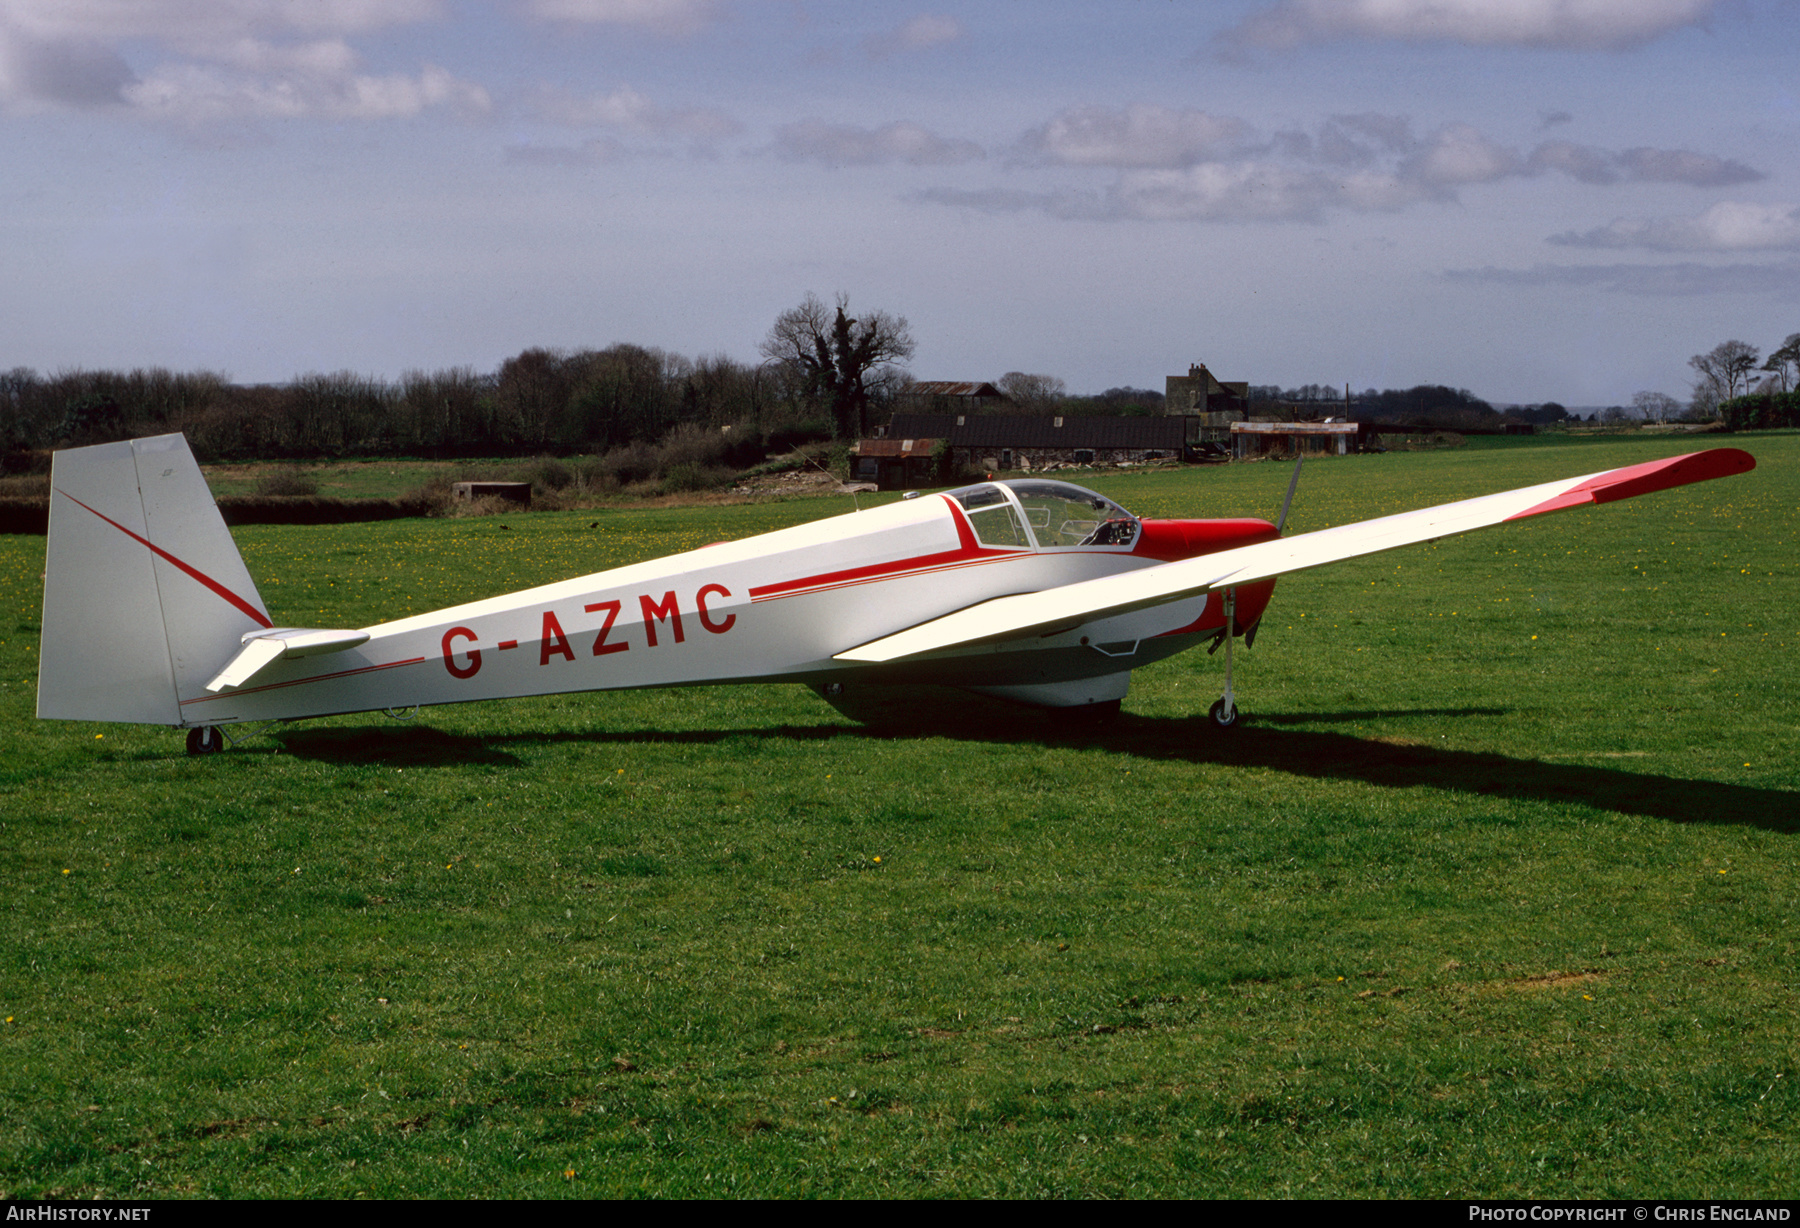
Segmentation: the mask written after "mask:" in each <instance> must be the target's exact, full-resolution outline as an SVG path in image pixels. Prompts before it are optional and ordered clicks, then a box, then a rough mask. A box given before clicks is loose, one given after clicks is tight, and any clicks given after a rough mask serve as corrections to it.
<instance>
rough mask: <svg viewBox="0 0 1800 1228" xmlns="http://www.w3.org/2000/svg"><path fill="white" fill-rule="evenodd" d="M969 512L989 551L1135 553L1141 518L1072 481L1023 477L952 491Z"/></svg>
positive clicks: (954, 496) (952, 495)
mask: <svg viewBox="0 0 1800 1228" xmlns="http://www.w3.org/2000/svg"><path fill="white" fill-rule="evenodd" d="M945 493H947V494H948V495H949V496H950V497H951V498H952V499H955V500H956V501H957V502H958V503H960V504H961V505H962V509H963V511H965V512H966V513H968V516H969V524H970V525H971V526H972V527H973V528H974V530H975V536H976V537H978V538H980V539H981V544H982V545H984V546H1001V547H1006V546H1010V547H1013V548H1015V549H1026V550H1029V549H1033V548H1034V547H1035V548H1036V549H1039V550H1054V549H1059V548H1068V547H1073V546H1081V547H1085V548H1087V549H1094V548H1095V547H1112V548H1118V549H1126V550H1129V549H1130V548H1131V546H1132V544H1133V543H1135V542H1136V541H1137V536H1138V521H1137V517H1135V516H1133V515H1132V514H1131V513H1130V512H1128V511H1126V510H1125V509H1124V508H1122V507H1120V506H1119V505H1118V504H1117V503H1114V502H1113V501H1112V500H1111V499H1108V498H1107V497H1106V496H1104V495H1098V494H1095V493H1094V492H1093V491H1091V490H1088V489H1086V488H1084V487H1081V486H1075V485H1073V484H1071V483H1069V482H1048V481H1043V480H1040V479H1035V478H1019V479H1014V480H1012V481H1006V482H982V483H981V484H980V485H977V486H964V487H961V488H959V489H957V490H952V491H947V492H945Z"/></svg>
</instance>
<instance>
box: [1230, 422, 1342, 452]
mask: <svg viewBox="0 0 1800 1228" xmlns="http://www.w3.org/2000/svg"><path fill="white" fill-rule="evenodd" d="M1366 433H1367V432H1365V431H1364V430H1363V425H1362V424H1361V423H1359V422H1233V423H1232V424H1231V454H1232V456H1234V457H1235V458H1237V459H1238V460H1243V459H1244V458H1246V457H1250V456H1264V455H1267V454H1268V453H1270V452H1335V453H1337V454H1338V455H1339V456H1343V455H1345V454H1347V453H1350V452H1361V451H1362V450H1363V449H1362V441H1363V437H1364V435H1365V434H1366Z"/></svg>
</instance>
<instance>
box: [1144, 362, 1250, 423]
mask: <svg viewBox="0 0 1800 1228" xmlns="http://www.w3.org/2000/svg"><path fill="white" fill-rule="evenodd" d="M1163 384H1164V388H1165V392H1164V395H1163V412H1164V413H1166V414H1221V413H1237V414H1242V413H1244V412H1245V411H1246V410H1248V409H1249V407H1250V384H1249V381H1247V380H1232V381H1231V382H1230V383H1225V382H1224V381H1222V380H1220V379H1219V378H1218V377H1217V376H1215V375H1214V374H1213V373H1212V372H1211V371H1208V370H1207V369H1206V364H1205V363H1203V362H1201V363H1191V364H1189V366H1188V373H1187V374H1186V375H1171V376H1169V377H1167V379H1165V380H1164V381H1163Z"/></svg>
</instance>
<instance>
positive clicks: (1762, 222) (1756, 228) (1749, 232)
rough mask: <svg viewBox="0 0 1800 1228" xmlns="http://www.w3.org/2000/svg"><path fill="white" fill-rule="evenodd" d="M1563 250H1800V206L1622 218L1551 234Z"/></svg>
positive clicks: (1739, 205)
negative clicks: (1606, 248) (1636, 248)
mask: <svg viewBox="0 0 1800 1228" xmlns="http://www.w3.org/2000/svg"><path fill="white" fill-rule="evenodd" d="M1550 242H1552V243H1555V244H1558V245H1560V246H1563V247H1642V248H1647V249H1649V250H1651V251H1659V252H1741V251H1769V250H1782V249H1792V248H1800V208H1797V207H1796V206H1794V205H1763V204H1751V203H1748V202H1742V201H1723V202H1721V203H1719V204H1716V205H1714V206H1713V207H1712V208H1710V209H1708V210H1707V211H1706V212H1705V213H1702V214H1699V215H1698V216H1696V217H1659V218H1618V219H1616V220H1614V221H1612V222H1611V223H1609V224H1607V225H1605V226H1601V227H1598V228H1596V229H1594V230H1589V231H1586V232H1584V233H1579V234H1578V233H1576V232H1574V231H1569V232H1568V233H1566V234H1560V235H1552V236H1551V237H1550Z"/></svg>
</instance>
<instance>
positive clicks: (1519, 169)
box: [0, 0, 1800, 405]
mask: <svg viewBox="0 0 1800 1228" xmlns="http://www.w3.org/2000/svg"><path fill="white" fill-rule="evenodd" d="M1797 19H1800V2H1797V0H1220V2H1218V3H1174V2H1171V0H1118V2H1115V3H1109V4H1103V5H1102V4H1092V3H1066V2H1063V0H1035V2H1033V3H1029V4H1026V3H1005V2H992V0H990V2H987V3H981V4H956V3H943V2H940V0H925V2H924V3H922V4H919V5H912V4H894V5H885V4H872V3H864V4H839V3H815V2H800V0H0V368H11V367H15V366H26V367H32V368H35V369H37V370H39V371H40V372H45V373H49V372H54V371H57V370H62V369H66V368H72V367H89V368H96V367H97V368H108V369H127V368H132V367H140V366H162V367H168V368H172V369H176V370H202V369H204V370H211V371H220V372H223V373H225V374H226V375H227V376H229V377H230V378H232V379H234V380H237V381H240V382H245V383H255V382H284V381H286V380H288V379H291V378H293V377H294V376H296V375H299V374H303V373H306V372H312V371H340V370H349V371H355V372H359V373H364V374H372V375H380V376H385V377H389V378H394V377H398V376H400V375H401V374H402V373H404V372H405V371H407V370H410V369H427V370H429V369H437V368H443V367H464V366H467V367H473V368H475V369H476V370H478V371H489V370H493V369H494V368H496V367H497V366H498V365H499V364H500V362H502V361H503V360H504V359H505V358H507V357H508V356H510V355H512V354H516V353H517V352H519V351H520V350H523V349H525V348H527V347H531V346H545V347H552V348H564V349H575V348H581V347H593V348H599V347H603V346H606V345H610V344H612V343H614V342H621V341H624V342H632V343H636V344H639V345H646V346H656V347H660V348H662V349H665V350H672V351H675V352H677V353H681V354H685V355H688V356H690V357H695V356H699V355H702V354H714V353H723V354H728V355H730V356H732V357H735V358H738V359H740V360H743V361H746V362H753V361H757V360H758V354H757V346H758V343H759V342H760V341H761V340H762V339H763V337H764V336H765V335H766V334H767V332H768V330H769V327H770V325H771V324H772V323H773V322H774V320H775V317H776V316H777V315H778V314H779V313H780V312H781V311H783V310H784V309H786V308H788V307H792V306H794V305H796V304H797V303H799V302H800V301H801V299H802V298H803V297H804V296H805V295H806V294H808V293H814V294H817V295H819V296H820V297H821V298H823V299H825V300H827V301H830V300H831V299H832V297H833V296H834V295H837V294H844V295H847V296H848V298H849V302H850V307H851V314H852V315H854V314H855V313H856V311H857V309H858V308H862V309H866V310H883V311H887V312H889V313H891V314H894V315H899V316H904V317H906V319H907V320H908V321H909V324H910V328H911V331H912V334H913V336H914V337H915V339H916V340H917V343H918V344H917V351H916V353H915V354H914V356H913V359H912V360H911V362H910V364H909V366H910V368H911V370H912V371H913V373H914V374H915V375H916V376H917V377H918V378H921V379H988V380H993V379H997V378H999V377H1000V376H1001V375H1002V374H1003V373H1005V372H1007V371H1014V370H1022V371H1028V372H1034V373H1044V374H1049V375H1054V376H1057V377H1060V378H1062V379H1063V380H1064V381H1065V382H1066V383H1067V385H1068V388H1069V389H1070V391H1072V392H1088V393H1092V392H1099V391H1101V390H1103V389H1106V388H1110V387H1116V386H1119V385H1133V386H1137V387H1149V388H1156V389H1160V388H1161V387H1162V382H1163V378H1164V377H1165V376H1168V375H1174V374H1183V373H1185V372H1186V370H1187V368H1188V365H1189V364H1190V363H1195V362H1204V363H1206V364H1207V365H1208V366H1209V367H1210V368H1211V369H1212V370H1213V372H1214V373H1215V374H1216V375H1217V376H1219V377H1220V378H1222V379H1228V380H1229V379H1242V380H1248V381H1250V382H1252V383H1258V384H1283V385H1288V386H1292V385H1297V384H1301V383H1315V382H1316V383H1324V384H1332V385H1339V386H1341V385H1343V384H1346V383H1348V384H1350V385H1352V386H1353V387H1354V388H1355V389H1357V390H1361V389H1363V388H1367V387H1376V388H1388V387H1409V386H1411V385H1414V384H1419V383H1443V384H1449V385H1452V386H1455V387H1464V388H1468V389H1470V390H1471V391H1473V392H1475V393H1476V394H1477V395H1479V396H1482V397H1485V398H1487V399H1488V400H1490V401H1494V402H1496V403H1523V402H1539V401H1545V400H1556V401H1560V402H1562V403H1564V404H1567V405H1606V404H1615V403H1628V402H1629V400H1630V398H1631V396H1632V394H1633V393H1635V392H1637V391H1640V390H1651V391H1661V392H1666V393H1669V394H1670V395H1673V396H1678V397H1681V398H1683V399H1685V398H1686V397H1687V395H1688V394H1689V392H1690V389H1691V386H1692V377H1693V373H1692V372H1691V371H1690V370H1689V368H1688V366H1687V359H1688V357H1689V356H1690V355H1692V354H1695V353H1698V352H1701V351H1704V350H1708V349H1711V348H1712V347H1713V346H1714V345H1716V344H1718V343H1719V342H1721V341H1724V340H1727V339H1739V340H1743V341H1747V342H1749V343H1751V344H1752V345H1756V346H1758V347H1759V348H1761V349H1762V350H1763V351H1764V352H1767V351H1768V350H1769V349H1771V348H1773V347H1774V346H1776V345H1778V344H1780V342H1781V341H1782V339H1783V338H1784V337H1786V336H1787V335H1788V334H1790V333H1793V332H1796V331H1800V101H1797V95H1800V20H1797Z"/></svg>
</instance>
